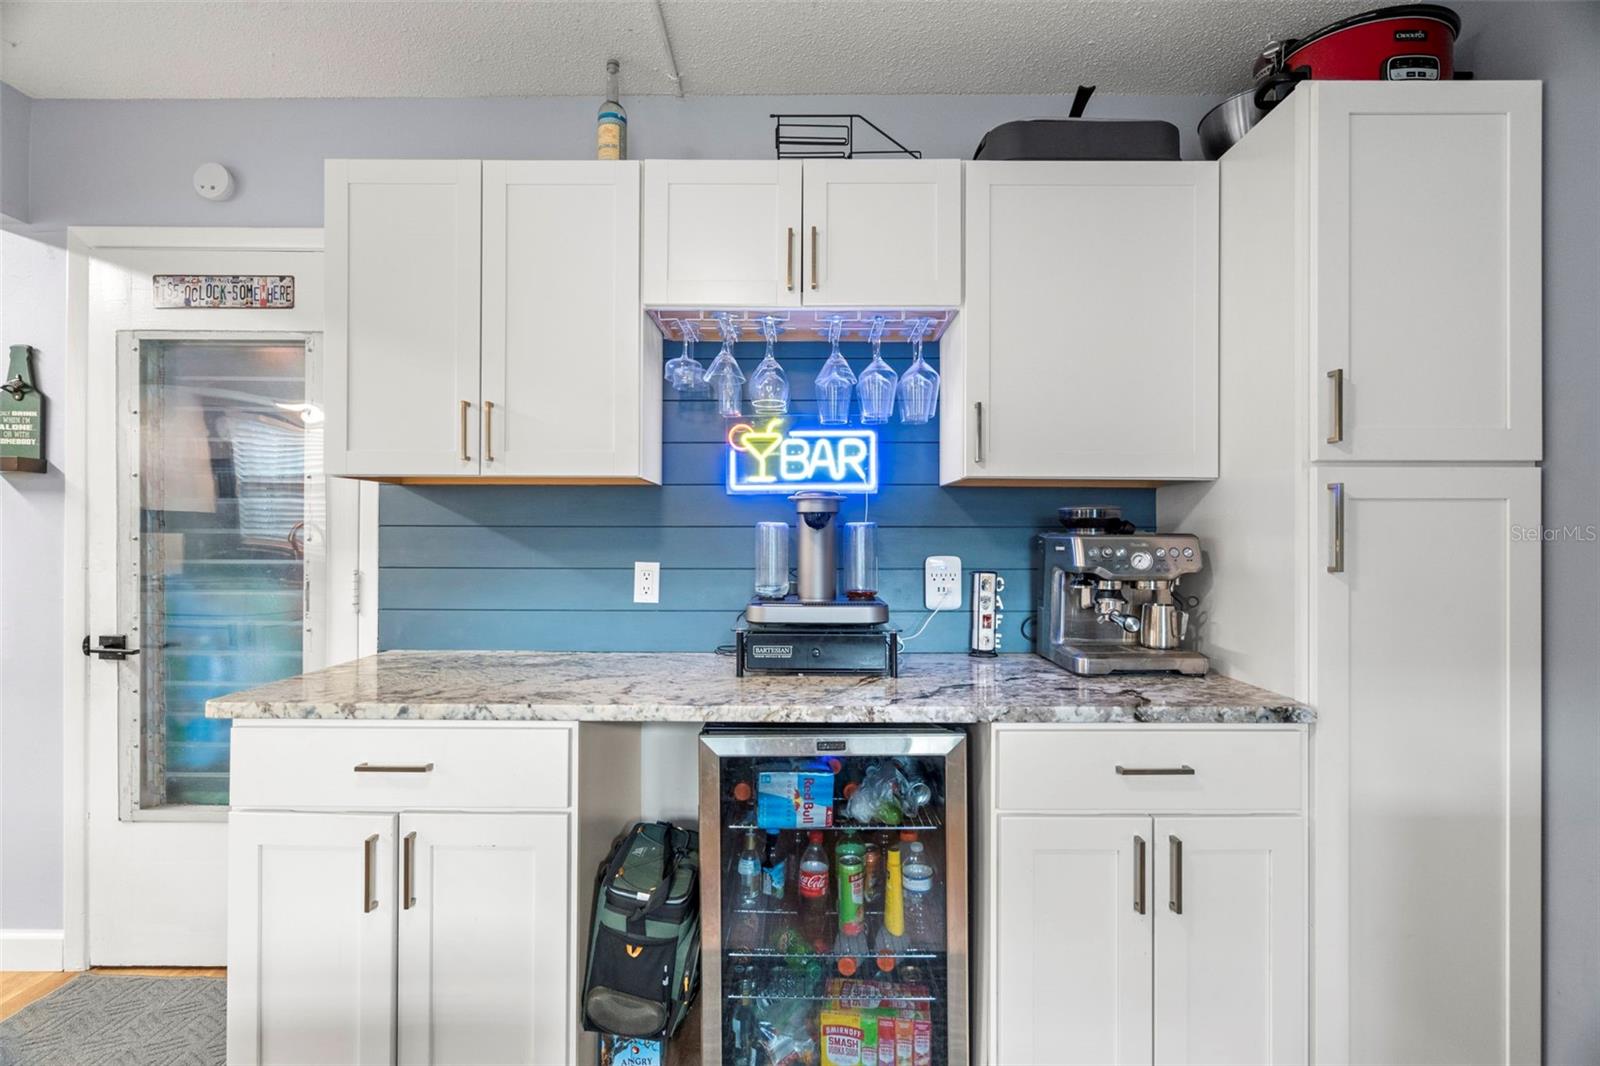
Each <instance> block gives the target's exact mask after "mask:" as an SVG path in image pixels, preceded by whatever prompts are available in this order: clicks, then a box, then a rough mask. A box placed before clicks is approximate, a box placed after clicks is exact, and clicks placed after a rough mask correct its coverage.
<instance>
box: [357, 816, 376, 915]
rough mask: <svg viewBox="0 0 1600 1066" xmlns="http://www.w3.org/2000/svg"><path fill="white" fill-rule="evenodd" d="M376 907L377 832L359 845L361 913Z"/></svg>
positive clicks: (371, 910) (366, 912)
mask: <svg viewBox="0 0 1600 1066" xmlns="http://www.w3.org/2000/svg"><path fill="white" fill-rule="evenodd" d="M377 909H378V834H377V833H373V834H372V835H371V836H369V837H368V838H367V840H366V843H364V844H362V845H361V913H363V914H371V913H372V912H373V911H375V910H377Z"/></svg>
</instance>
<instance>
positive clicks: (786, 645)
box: [734, 492, 900, 677]
mask: <svg viewBox="0 0 1600 1066" xmlns="http://www.w3.org/2000/svg"><path fill="white" fill-rule="evenodd" d="M789 499H790V500H791V501H792V502H793V503H794V505H795V512H796V516H795V517H796V518H797V521H796V523H795V582H794V584H795V591H794V592H792V593H789V594H788V595H786V596H784V597H782V598H781V599H768V598H765V597H761V596H757V597H756V598H754V599H752V600H751V601H750V603H749V604H748V605H746V607H745V609H744V618H745V621H746V622H747V623H748V626H747V627H746V628H744V629H738V630H735V631H734V637H735V641H736V643H735V646H734V649H735V654H736V655H737V657H738V663H737V667H736V672H737V674H738V676H740V677H743V676H744V675H745V674H747V673H779V674H876V675H886V676H889V677H896V676H898V675H899V673H900V665H899V664H900V656H899V647H900V639H899V633H898V632H897V631H896V630H893V629H890V628H889V627H888V626H887V625H886V623H887V622H888V621H889V605H888V604H887V603H884V602H883V601H882V600H880V599H878V598H877V597H876V596H874V597H873V598H871V599H850V598H847V597H841V596H840V595H839V522H838V517H839V504H840V503H841V502H842V501H843V500H844V497H843V496H841V495H839V494H838V493H836V492H797V493H795V494H794V495H793V496H791V497H789Z"/></svg>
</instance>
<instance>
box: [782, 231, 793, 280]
mask: <svg viewBox="0 0 1600 1066" xmlns="http://www.w3.org/2000/svg"><path fill="white" fill-rule="evenodd" d="M783 269H784V275H783V278H784V281H783V284H784V287H785V288H787V289H788V290H789V291H790V292H793V291H794V227H793V226H790V227H789V243H788V245H787V246H786V247H785V248H784V253H783Z"/></svg>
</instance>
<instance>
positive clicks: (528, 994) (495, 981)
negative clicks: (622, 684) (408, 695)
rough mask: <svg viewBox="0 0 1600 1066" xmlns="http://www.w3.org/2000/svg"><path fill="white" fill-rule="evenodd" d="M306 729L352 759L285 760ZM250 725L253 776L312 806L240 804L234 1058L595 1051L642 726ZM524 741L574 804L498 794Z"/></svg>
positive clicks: (242, 732)
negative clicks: (596, 985) (602, 947)
mask: <svg viewBox="0 0 1600 1066" xmlns="http://www.w3.org/2000/svg"><path fill="white" fill-rule="evenodd" d="M286 737H287V738H292V739H293V740H294V741H295V742H296V743H297V744H298V747H299V748H300V749H301V750H302V751H306V752H307V753H308V754H309V753H310V752H311V751H313V750H320V751H321V752H322V753H324V754H325V755H327V754H331V753H339V757H338V758H331V757H329V758H320V759H318V758H306V759H297V760H294V761H293V762H291V761H290V760H288V759H285V758H281V757H279V758H276V759H274V758H272V756H273V755H280V754H281V752H282V751H283V746H282V742H283V740H284V739H285V738H286ZM233 738H234V739H233V744H234V750H235V753H236V754H242V758H237V759H236V762H235V784H236V785H242V788H240V790H239V793H238V794H239V795H241V796H244V797H246V798H247V799H248V798H249V797H252V796H262V797H264V796H274V797H275V801H277V802H282V801H284V800H289V802H288V803H286V804H285V805H286V806H289V807H292V808H298V809H287V810H257V809H240V808H239V807H235V809H234V810H233V811H232V813H231V814H230V816H229V889H228V891H229V900H228V1062H229V1063H230V1064H232V1066H256V1064H260V1066H267V1064H274V1066H276V1064H290V1063H305V1064H317V1066H330V1064H343V1063H353V1064H361V1066H365V1064H368V1063H383V1064H386V1063H395V1062H398V1063H401V1064H405V1066H432V1064H439V1066H445V1064H449V1066H467V1064H474V1063H482V1064H497V1066H498V1064H509V1063H530V1064H541V1066H542V1064H546V1063H551V1064H554V1063H572V1062H580V1061H588V1059H589V1058H590V1057H592V1055H593V1049H592V1046H587V1045H588V1044H589V1043H590V1042H588V1041H586V1040H585V1039H584V1038H582V1037H581V1035H580V1033H579V1029H578V1011H577V996H578V986H579V981H580V979H581V974H582V969H583V964H584V957H583V956H584V950H585V944H586V940H585V937H584V931H586V930H587V928H588V921H589V916H588V907H589V905H590V902H591V894H592V890H593V884H592V878H593V871H594V869H595V866H596V864H597V863H598V862H599V860H600V857H601V856H602V855H603V854H604V853H605V850H606V848H607V846H608V845H609V842H610V840H611V838H612V836H613V835H614V834H615V833H617V832H618V831H620V830H621V829H622V828H623V827H624V825H625V824H626V823H627V822H628V821H631V820H633V819H635V818H637V817H638V806H639V796H638V788H637V784H636V782H637V780H638V730H637V729H636V728H632V727H627V726H604V725H597V726H588V725H585V726H581V727H573V726H570V725H562V726H548V725H542V724H527V725H523V724H514V725H513V724H504V723H474V724H472V725H459V724H451V723H433V722H418V723H410V724H406V725H399V724H395V723H372V724H369V725H361V724H346V723H306V722H286V723H270V722H255V721H252V722H248V723H245V722H240V723H236V726H235V729H234V734H233ZM507 751H515V752H518V753H520V754H521V755H522V756H523V757H524V758H525V760H526V769H525V770H524V771H523V772H524V773H526V774H528V775H534V776H542V777H543V778H544V779H545V780H544V781H543V784H542V789H541V794H543V795H547V796H549V797H551V798H555V799H558V802H560V803H562V804H563V806H562V807H561V809H551V810H512V811H508V810H504V809H494V807H495V804H496V801H498V800H501V799H503V793H504V788H503V787H502V784H501V783H500V782H497V781H496V780H492V779H489V778H494V777H501V776H504V775H506V774H507V773H510V772H512V771H510V770H508V769H507V767H506V766H505V765H504V762H505V759H504V757H503V753H504V752H507ZM569 751H570V752H572V753H573V755H574V758H573V759H572V761H571V762H570V763H568V762H567V761H566V756H565V753H566V752H569ZM308 767H309V768H308ZM585 768H589V772H587V773H585V772H584V770H585ZM474 771H477V772H478V773H479V774H481V775H485V779H483V780H482V781H481V784H480V785H476V786H475V785H474V784H473V783H472V782H473V773H474ZM240 773H243V774H244V780H243V781H242V782H241V781H239V780H238V775H239V774H240ZM267 774H272V775H273V776H274V778H275V781H276V783H275V784H274V785H273V786H272V787H267V785H266V783H264V782H262V781H260V780H253V779H254V778H258V777H261V776H264V775H267ZM321 778H327V779H328V780H321ZM569 779H570V780H569ZM296 781H299V782H300V786H299V788H300V790H301V794H302V795H303V796H305V797H306V798H307V800H308V801H309V802H305V803H304V805H303V806H299V805H297V804H295V803H294V802H293V801H292V798H291V796H290V795H284V794H283V793H285V792H287V793H290V794H292V793H293V792H294V790H295V786H294V784H293V782H296ZM585 782H587V786H588V787H587V789H585V787H584V783H585ZM330 797H343V800H342V801H343V802H347V803H349V804H350V805H351V806H369V805H377V806H383V807H387V808H390V809H386V810H382V811H367V812H356V811H340V810H329V809H326V808H322V807H319V806H318V805H317V804H316V802H315V801H317V800H319V799H320V800H324V801H326V800H327V799H328V798H330ZM569 797H570V798H569ZM435 805H436V806H437V807H441V808H448V809H443V810H437V809H436V810H428V809H421V808H427V807H429V806H435ZM411 808H419V809H411ZM473 808H477V809H473Z"/></svg>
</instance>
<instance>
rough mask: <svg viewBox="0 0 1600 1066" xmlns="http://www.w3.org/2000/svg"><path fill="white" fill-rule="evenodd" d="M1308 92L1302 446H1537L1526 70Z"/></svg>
mask: <svg viewBox="0 0 1600 1066" xmlns="http://www.w3.org/2000/svg"><path fill="white" fill-rule="evenodd" d="M1315 90H1316V95H1315V96H1314V97H1313V98H1312V114H1313V118H1312V130H1313V132H1312V145H1311V150H1312V169H1311V212H1312V220H1311V235H1312V248H1313V252H1312V256H1313V259H1312V271H1311V291H1312V323H1313V326H1312V344H1313V345H1314V348H1315V358H1314V361H1313V364H1312V365H1313V366H1314V367H1315V368H1316V370H1317V373H1316V374H1315V375H1314V380H1313V385H1314V386H1315V388H1316V390H1317V391H1316V392H1315V394H1314V401H1313V409H1314V410H1316V411H1317V412H1318V415H1317V417H1316V418H1315V419H1313V420H1312V424H1313V427H1314V435H1313V438H1312V452H1311V454H1312V455H1314V456H1315V457H1317V458H1319V459H1322V460H1328V461H1338V460H1352V459H1360V460H1387V461H1404V460H1443V461H1454V462H1476V461H1488V460H1512V459H1523V460H1536V459H1538V458H1539V457H1540V453H1541V445H1542V433H1541V426H1540V405H1541V384H1540V380H1541V379H1540V370H1541V354H1542V353H1541V350H1540V343H1541V342H1540V337H1541V325H1540V324H1541V316H1542V315H1543V301H1542V298H1541V288H1540V239H1541V234H1540V194H1541V189H1540V173H1541V167H1540V159H1541V156H1540V152H1541V147H1540V140H1541V136H1540V121H1541V119H1540V85H1539V83H1538V82H1470V81H1460V82H1440V83H1438V84H1434V85H1390V84H1387V83H1385V82H1377V81H1373V82H1319V83H1316V85H1315ZM1412 90H1416V91H1414V92H1413V91H1412ZM1330 374H1333V375H1335V376H1336V377H1335V378H1330V377H1329V375H1330ZM1338 376H1342V377H1343V391H1344V396H1343V412H1342V413H1343V425H1342V427H1341V426H1339V425H1336V424H1335V423H1336V413H1337V408H1336V404H1337V403H1338V397H1337V396H1336V395H1335V393H1336V391H1337V380H1336V378H1337V377H1338ZM1341 429H1342V432H1340V431H1341ZM1330 438H1331V439H1332V442H1331V443H1330Z"/></svg>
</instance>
